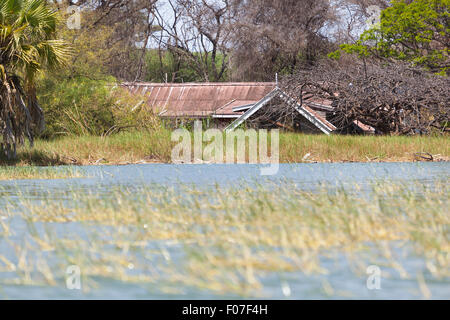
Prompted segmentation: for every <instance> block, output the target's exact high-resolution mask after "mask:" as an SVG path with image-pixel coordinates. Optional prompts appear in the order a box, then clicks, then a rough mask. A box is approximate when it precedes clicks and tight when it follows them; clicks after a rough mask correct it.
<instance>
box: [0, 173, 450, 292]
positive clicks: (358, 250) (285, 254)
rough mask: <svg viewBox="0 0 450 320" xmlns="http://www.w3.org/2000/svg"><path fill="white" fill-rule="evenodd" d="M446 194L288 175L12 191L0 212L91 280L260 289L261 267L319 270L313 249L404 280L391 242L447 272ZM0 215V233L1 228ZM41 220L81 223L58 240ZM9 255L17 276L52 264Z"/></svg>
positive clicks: (433, 273) (52, 274)
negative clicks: (305, 185) (262, 181)
mask: <svg viewBox="0 0 450 320" xmlns="http://www.w3.org/2000/svg"><path fill="white" fill-rule="evenodd" d="M448 191H449V190H448V181H442V182H439V183H437V184H435V185H434V186H433V187H429V186H428V187H427V186H423V185H419V184H417V185H414V186H404V185H394V184H390V183H386V182H380V183H374V184H373V187H372V191H371V192H370V193H369V194H368V195H367V196H361V194H360V193H359V191H358V187H357V188H356V189H355V191H354V192H349V191H344V190H343V189H339V188H338V189H326V188H324V189H321V190H318V191H316V192H305V191H302V190H300V189H299V188H298V187H297V186H296V185H295V184H291V183H289V182H285V183H280V184H274V185H270V186H268V185H265V186H260V185H256V186H255V185H253V186H250V185H241V186H234V187H227V188H220V187H216V188H215V189H214V188H213V189H209V190H203V189H190V188H185V189H181V190H179V189H177V190H175V189H171V188H164V187H152V188H150V187H143V188H140V189H137V190H136V189H132V190H131V189H116V190H113V191H112V192H111V193H110V194H108V195H100V194H95V193H94V194H89V193H85V192H81V191H76V190H74V192H73V193H72V194H71V200H73V201H70V203H69V202H67V201H66V200H64V199H58V198H57V199H55V198H54V196H53V195H51V194H49V195H48V196H44V197H43V199H42V200H41V201H36V200H33V199H29V198H27V197H22V199H21V200H20V201H19V202H18V203H17V202H16V201H14V200H11V201H6V202H7V203H6V204H5V206H4V208H5V209H3V210H2V212H1V213H0V214H1V215H4V216H7V217H13V216H20V217H22V218H23V219H24V220H25V221H27V224H28V226H29V230H31V231H30V235H31V238H32V239H33V241H29V242H27V243H29V244H30V248H28V250H32V249H31V247H32V248H33V250H34V251H36V252H41V251H43V250H45V251H47V252H49V253H53V254H55V255H57V256H58V257H59V259H60V262H61V263H60V265H70V264H76V265H79V266H80V267H81V269H82V270H83V274H84V275H85V276H86V277H87V278H89V279H91V280H92V279H95V278H96V277H102V278H111V279H117V280H120V281H123V282H141V283H142V282H144V283H145V282H149V283H157V284H158V287H160V288H165V289H166V290H167V292H171V291H173V290H174V289H175V288H186V287H188V288H194V289H196V290H203V291H206V292H210V293H215V294H219V295H225V294H235V295H238V296H243V297H261V295H264V294H265V293H267V288H266V287H265V282H264V278H265V277H266V276H267V275H270V274H284V273H290V272H300V273H301V274H303V275H305V276H306V277H310V276H314V275H321V274H322V275H326V274H327V273H328V272H329V271H330V270H328V269H327V268H326V267H324V265H323V264H322V262H321V261H322V258H323V257H327V258H328V259H336V260H338V259H340V258H341V257H347V260H348V263H350V265H351V266H352V267H353V268H354V272H355V274H359V275H361V274H362V275H363V277H364V275H365V270H366V269H365V268H367V266H368V265H370V264H374V263H377V262H378V263H380V265H383V266H384V268H391V270H393V271H394V272H396V273H398V274H400V275H401V277H402V278H403V279H413V280H414V279H416V276H417V275H416V274H409V273H408V271H407V268H406V267H405V266H404V265H403V259H404V257H402V255H401V254H400V255H399V254H397V253H396V252H397V251H398V249H405V250H406V249H408V250H412V252H413V254H414V256H415V257H416V259H420V260H422V261H423V264H424V265H426V268H427V270H426V271H427V272H428V273H429V276H427V279H428V280H429V279H430V278H431V279H432V281H434V282H436V281H443V279H448V277H449V276H450V273H449V270H450V268H449V266H450V242H449V238H448V227H449V225H450V217H449V215H448V213H447V210H446V208H448V205H449V203H448ZM24 208H25V209H24ZM7 221H8V220H0V223H1V224H3V230H2V232H3V235H2V234H1V233H0V236H3V237H5V238H8V237H9V234H10V233H11V232H13V231H11V228H9V229H8V226H7V223H8V222H7ZM41 223H46V224H55V223H56V224H61V225H65V226H67V225H70V224H74V225H76V226H78V227H79V226H80V225H81V226H83V228H84V230H85V231H83V234H84V235H83V236H81V235H80V232H77V233H76V234H75V235H72V236H70V237H69V236H67V237H61V236H56V233H54V232H51V231H49V228H46V229H45V230H46V231H45V232H42V231H41V232H38V231H37V228H36V227H33V226H34V225H36V224H41ZM78 227H77V228H78ZM8 230H9V231H8ZM31 243H33V246H31ZM24 250H25V249H24ZM16 254H18V255H20V254H21V251H20V250H19V251H18V250H16ZM19 257H20V256H18V257H15V258H14V257H10V258H8V260H5V259H7V258H6V257H3V258H4V266H9V269H8V270H10V271H11V270H15V271H16V274H17V277H16V282H17V283H26V281H25V280H27V281H30V279H31V280H32V279H33V276H32V274H33V273H32V271H30V270H34V272H35V273H36V274H37V275H35V278H34V279H41V281H44V280H45V279H47V280H46V282H45V281H44V282H45V283H47V284H48V283H50V282H51V281H49V280H48V279H56V278H58V273H59V274H60V273H61V269H57V268H56V269H55V268H49V269H45V270H47V271H46V272H47V273H49V274H47V275H45V276H42V275H41V274H42V272H41V271H39V270H38V268H37V264H36V262H33V261H35V260H32V259H31V257H30V259H31V260H30V262H29V263H30V265H28V268H29V271H27V272H28V274H27V273H26V272H25V271H24V270H28V269H26V268H25V266H26V265H27V264H25V263H23V266H22V267H20V266H19V265H18V264H17V263H14V262H13V261H18V259H19ZM0 258H1V257H0ZM5 261H6V262H5ZM33 263H34V264H33ZM49 264H50V263H49ZM4 268H7V267H4ZM19 270H21V272H18V271H19ZM25 275H27V277H25ZM39 275H40V276H39ZM42 279H44V280H42ZM421 279H422V278H421ZM24 281H25V282H24ZM421 285H422V287H423V283H422V284H421ZM425 287H426V285H425ZM353 294H357V293H353Z"/></svg>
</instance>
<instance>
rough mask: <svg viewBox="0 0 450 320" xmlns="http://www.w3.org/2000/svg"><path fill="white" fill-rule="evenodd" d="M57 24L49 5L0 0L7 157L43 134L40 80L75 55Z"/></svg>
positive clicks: (1, 126) (1, 114)
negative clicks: (38, 92) (61, 37)
mask: <svg viewBox="0 0 450 320" xmlns="http://www.w3.org/2000/svg"><path fill="white" fill-rule="evenodd" d="M57 23H58V16H57V12H56V11H55V10H53V8H52V7H51V6H50V5H49V4H48V3H47V1H46V0H21V1H19V0H0V135H1V136H2V140H1V141H0V142H1V148H0V149H1V151H2V152H3V153H4V154H5V155H6V156H7V157H8V158H14V157H15V156H16V147H17V145H21V144H23V142H24V139H25V138H28V140H29V141H30V144H32V143H33V138H34V135H35V134H36V133H37V132H40V131H42V129H43V117H42V110H41V109H40V108H39V105H38V104H37V99H36V88H35V78H36V76H37V75H38V74H39V73H41V72H42V71H44V70H45V69H50V68H51V69H55V68H56V67H59V66H61V65H63V64H64V63H65V62H66V61H67V58H68V56H69V53H70V51H69V50H68V47H67V45H66V43H65V42H64V41H62V40H58V39H57V37H56V25H57Z"/></svg>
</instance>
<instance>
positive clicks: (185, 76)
mask: <svg viewBox="0 0 450 320" xmlns="http://www.w3.org/2000/svg"><path fill="white" fill-rule="evenodd" d="M193 55H194V57H195V58H196V60H197V59H198V60H200V59H202V57H200V54H199V53H195V52H194V53H193ZM211 59H212V58H211V55H209V56H208V63H207V65H208V70H206V74H207V76H208V78H209V79H208V80H209V81H214V79H213V74H214V72H213V69H212V63H211ZM222 63H223V54H221V53H219V54H217V56H216V69H217V72H219V71H220V69H221V68H222ZM146 65H147V81H152V82H165V80H166V74H167V80H168V82H175V83H181V82H203V81H205V79H204V76H203V75H202V71H200V70H196V69H195V68H194V67H193V62H192V61H190V60H189V59H188V58H186V57H185V56H177V55H174V54H173V53H172V52H170V51H161V52H159V51H158V50H157V49H152V50H149V51H148V52H147V55H146ZM219 81H228V74H227V73H224V75H223V76H222V78H221V79H219Z"/></svg>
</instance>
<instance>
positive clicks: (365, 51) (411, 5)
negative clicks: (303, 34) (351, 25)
mask: <svg viewBox="0 0 450 320" xmlns="http://www.w3.org/2000/svg"><path fill="white" fill-rule="evenodd" d="M449 5H450V0H415V1H406V0H394V1H392V4H391V6H390V7H388V8H387V9H385V10H384V11H383V12H382V14H381V24H380V25H379V26H376V27H373V28H371V29H369V30H367V31H365V32H364V33H363V34H362V35H361V37H360V39H359V40H358V41H357V42H356V43H355V44H344V45H342V46H341V50H342V51H344V52H346V53H351V54H357V55H358V56H359V57H361V58H363V57H369V56H374V57H379V58H393V59H396V60H403V61H410V62H412V63H414V64H416V65H421V66H425V67H427V68H428V69H430V70H432V71H434V72H440V73H441V74H445V73H446V72H447V71H448V68H449V49H448V42H449V32H450V25H449V21H450V15H449V11H448V8H449ZM329 56H330V57H332V58H338V57H339V54H337V53H336V52H335V53H332V54H330V55H329Z"/></svg>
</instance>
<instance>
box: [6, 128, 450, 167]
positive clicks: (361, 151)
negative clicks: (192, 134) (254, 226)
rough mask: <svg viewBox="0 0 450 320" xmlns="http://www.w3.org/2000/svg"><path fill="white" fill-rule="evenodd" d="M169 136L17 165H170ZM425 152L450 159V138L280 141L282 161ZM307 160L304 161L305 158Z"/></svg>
mask: <svg viewBox="0 0 450 320" xmlns="http://www.w3.org/2000/svg"><path fill="white" fill-rule="evenodd" d="M170 138H171V133H170V131H168V130H163V129H161V130H158V131H149V132H146V131H142V132H124V133H120V134H116V135H112V136H109V137H106V138H102V137H94V136H81V137H76V136H71V137H62V138H60V139H56V140H51V141H45V140H39V141H37V142H36V145H35V148H34V149H29V148H28V147H25V148H22V149H21V150H20V151H19V157H18V159H17V160H15V161H13V162H8V161H6V160H4V159H3V160H1V159H0V163H3V164H15V165H44V166H47V165H63V164H77V165H91V164H128V163H154V162H161V163H168V162H170V161H171V151H172V148H173V146H174V145H175V144H174V143H173V142H171V139H170ZM418 152H427V153H430V154H432V155H433V156H435V159H436V160H449V159H450V143H449V138H448V137H447V136H436V137H433V136H417V137H391V136H376V137H373V136H338V135H334V136H325V135H303V134H289V133H283V134H281V136H280V161H281V162H282V163H299V162H315V161H317V162H349V161H353V162H369V161H388V162H391V161H414V160H415V157H414V154H415V153H418ZM307 154H309V156H308V157H306V158H305V155H307Z"/></svg>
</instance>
